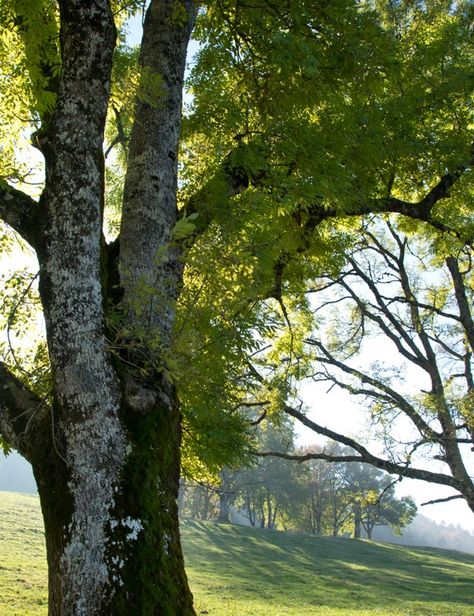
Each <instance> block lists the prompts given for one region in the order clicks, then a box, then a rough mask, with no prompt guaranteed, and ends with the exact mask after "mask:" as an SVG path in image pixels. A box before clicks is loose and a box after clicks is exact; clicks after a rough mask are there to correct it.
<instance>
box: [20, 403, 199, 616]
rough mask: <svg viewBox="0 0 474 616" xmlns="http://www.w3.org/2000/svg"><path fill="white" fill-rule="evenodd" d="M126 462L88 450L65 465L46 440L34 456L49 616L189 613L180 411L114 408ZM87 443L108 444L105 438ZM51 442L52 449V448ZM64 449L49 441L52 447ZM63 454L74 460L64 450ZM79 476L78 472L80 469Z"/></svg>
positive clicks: (188, 615)
mask: <svg viewBox="0 0 474 616" xmlns="http://www.w3.org/2000/svg"><path fill="white" fill-rule="evenodd" d="M119 415H120V417H121V423H122V427H123V432H124V434H125V437H124V443H123V445H124V447H125V450H126V451H127V456H126V459H125V461H124V463H123V465H122V468H121V470H120V472H119V473H117V469H116V468H115V459H114V457H113V456H107V457H106V458H104V459H102V460H99V459H97V458H96V456H95V452H94V443H93V442H91V443H90V446H89V449H84V450H83V452H82V453H83V454H84V456H85V457H84V458H80V457H79V456H77V455H76V454H74V457H75V460H74V464H71V463H70V462H69V463H68V464H66V463H65V462H64V461H63V460H62V459H61V458H60V457H59V455H58V452H57V451H56V450H55V446H50V447H47V448H45V447H44V446H43V445H44V444H45V441H47V440H48V438H49V439H50V436H49V434H47V433H46V430H47V426H46V427H45V435H44V439H43V444H42V446H41V447H38V448H37V449H36V450H35V453H34V454H33V455H32V456H31V461H32V463H33V468H34V471H35V476H36V479H37V483H38V490H39V493H40V498H41V505H42V509H43V515H44V521H45V530H46V546H47V556H48V567H49V614H50V616H96V615H99V614H100V615H101V616H103V615H111V616H112V615H113V616H121V615H122V614H123V615H129V614H130V613H131V612H130V610H132V611H133V613H136V614H147V615H148V614H149V615H150V616H151V615H153V614H156V615H158V614H159V615H160V616H164V615H168V616H191V615H192V614H194V613H195V612H194V610H193V608H192V596H191V594H190V591H189V588H188V584H187V580H186V576H185V573H184V564H183V556H182V552H181V546H180V539H179V526H178V515H177V514H178V512H177V502H176V499H177V495H178V487H179V445H180V436H181V435H180V417H179V411H178V408H177V405H176V404H174V405H173V408H172V409H171V410H170V408H169V407H168V406H166V407H161V408H157V409H156V412H155V413H153V414H148V415H143V416H141V417H140V416H138V417H137V415H136V413H135V412H134V411H131V410H130V409H129V408H126V407H124V408H121V409H120V413H119ZM97 432H98V433H97V434H95V435H94V434H91V435H90V437H91V438H94V436H95V438H97V439H99V440H102V441H104V440H106V439H107V438H108V435H107V426H104V434H102V435H100V430H98V431H97ZM50 445H52V443H50ZM58 446H61V447H63V446H64V445H63V444H61V445H60V444H59V443H57V444H56V447H58ZM61 455H64V456H65V459H71V454H70V453H69V452H68V451H67V449H66V448H65V449H63V452H62V453H61ZM81 467H82V469H83V470H84V473H81V472H80V469H81Z"/></svg>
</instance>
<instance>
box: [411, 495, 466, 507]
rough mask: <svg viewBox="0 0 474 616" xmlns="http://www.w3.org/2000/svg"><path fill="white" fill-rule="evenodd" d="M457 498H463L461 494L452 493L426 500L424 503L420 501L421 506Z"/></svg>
mask: <svg viewBox="0 0 474 616" xmlns="http://www.w3.org/2000/svg"><path fill="white" fill-rule="evenodd" d="M458 498H464V496H463V495H462V494H454V495H453V496H448V497H447V498H436V499H435V500H430V501H426V503H421V506H422V507H423V506H424V505H436V504H437V503H447V502H448V501H452V500H456V499H458Z"/></svg>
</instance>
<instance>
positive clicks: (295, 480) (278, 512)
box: [235, 421, 303, 530]
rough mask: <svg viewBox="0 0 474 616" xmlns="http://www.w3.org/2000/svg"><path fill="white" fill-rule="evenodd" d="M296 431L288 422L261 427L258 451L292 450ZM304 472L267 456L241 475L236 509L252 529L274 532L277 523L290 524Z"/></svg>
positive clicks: (284, 461)
mask: <svg viewBox="0 0 474 616" xmlns="http://www.w3.org/2000/svg"><path fill="white" fill-rule="evenodd" d="M293 439H294V434H293V428H292V426H291V425H290V424H289V422H288V421H285V422H283V423H282V424H280V425H278V426H274V425H272V424H271V423H270V422H267V423H266V424H264V425H262V426H261V428H260V430H259V434H258V439H257V447H258V448H259V449H268V448H271V449H274V448H277V449H283V450H292V449H293ZM302 471H303V469H301V468H299V467H298V466H297V465H294V464H291V463H289V462H287V461H286V460H279V459H273V458H271V457H267V458H264V459H259V460H258V462H257V463H256V464H254V466H253V467H250V468H247V469H242V470H241V471H240V472H239V475H238V484H237V485H236V486H235V489H236V491H238V496H237V500H236V504H237V506H240V507H241V510H242V512H243V513H244V515H246V516H247V517H248V519H249V521H250V523H251V525H252V526H256V525H258V526H260V528H267V529H270V530H273V529H275V528H276V525H277V520H278V519H279V520H281V521H282V522H283V523H284V524H288V523H289V522H290V521H291V519H292V518H293V517H294V515H295V508H296V507H297V506H298V505H297V503H298V501H299V500H300V499H301V494H302V490H301V474H302Z"/></svg>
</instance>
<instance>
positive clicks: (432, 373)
mask: <svg viewBox="0 0 474 616" xmlns="http://www.w3.org/2000/svg"><path fill="white" fill-rule="evenodd" d="M451 250H452V245H449V242H448V246H444V247H438V251H437V254H436V253H433V249H432V245H431V244H430V243H428V244H426V243H425V244H424V246H423V243H420V239H419V238H418V240H417V238H416V236H415V237H413V235H412V236H411V237H410V236H408V235H405V234H403V233H401V232H400V231H398V230H397V228H396V226H395V225H393V224H392V223H390V222H387V223H386V224H385V225H382V224H381V223H376V224H375V225H368V226H364V228H363V229H361V235H360V239H359V240H358V242H357V243H356V245H355V246H354V247H353V248H351V249H350V250H349V251H348V253H347V265H346V267H345V268H343V269H342V271H341V272H340V273H338V275H337V276H336V277H332V276H328V277H327V278H325V277H324V276H323V277H322V278H323V280H322V281H320V287H319V288H320V291H317V288H318V287H315V288H314V289H313V291H317V292H316V293H312V295H313V297H314V295H317V296H318V297H317V298H315V300H314V304H313V309H314V310H315V311H316V313H317V314H318V318H319V319H320V320H321V318H322V315H323V313H324V310H325V309H331V308H333V307H335V306H336V307H337V315H336V314H335V313H333V312H329V313H328V312H326V315H327V316H329V319H330V320H331V321H332V327H331V328H330V329H327V330H326V331H325V332H324V329H323V328H322V327H320V329H319V332H318V334H316V332H315V333H314V335H313V334H312V335H311V336H309V337H308V338H307V339H306V343H307V344H308V345H309V347H310V348H312V349H314V353H313V354H312V356H311V361H312V362H314V363H313V366H314V369H313V374H312V378H313V379H314V380H316V381H319V382H325V383H326V382H327V383H330V384H331V385H336V386H337V387H339V388H341V389H343V390H345V391H347V392H349V393H350V394H351V395H353V396H357V397H360V398H362V399H363V400H364V404H366V405H367V407H368V409H369V410H370V418H371V423H372V427H373V433H372V435H373V436H375V435H376V434H378V436H379V438H380V440H381V441H382V442H383V443H384V444H385V449H386V456H385V457H383V456H380V455H373V454H372V453H370V451H369V450H368V449H367V448H366V447H365V446H364V445H363V444H362V443H361V442H360V441H357V440H355V439H352V438H349V437H347V436H345V435H342V434H338V433H335V432H333V431H330V430H327V429H325V428H324V427H322V426H320V425H318V424H317V423H315V422H311V421H310V420H308V419H307V418H306V417H304V415H303V414H302V413H300V412H299V411H297V410H295V409H291V408H288V412H289V413H290V414H291V415H293V416H295V417H297V418H299V419H300V420H301V421H303V422H304V423H306V425H307V426H308V427H311V428H312V429H313V430H314V431H315V432H317V433H320V434H324V435H325V436H329V437H330V438H331V439H333V440H334V441H336V442H339V443H343V444H344V445H346V446H349V447H350V448H351V451H347V450H346V452H345V456H344V455H332V454H331V453H330V452H329V455H328V452H323V453H322V454H308V453H307V454H306V455H305V457H306V458H310V457H313V458H318V456H320V457H321V458H322V459H324V460H330V459H333V460H336V461H339V462H340V461H343V460H344V459H345V460H346V461H359V462H367V463H369V464H373V465H374V466H376V467H378V468H380V469H383V470H386V471H388V472H389V473H393V474H398V475H400V476H402V477H403V476H405V477H411V478H414V479H423V480H425V481H429V482H432V483H438V484H441V485H446V486H450V487H452V488H454V489H455V490H456V491H457V494H456V495H454V496H452V497H449V498H448V500H450V499H452V498H464V499H465V500H466V502H467V504H468V505H469V506H470V508H471V509H472V510H473V511H474V492H473V488H474V486H473V481H472V478H471V476H470V475H469V471H468V457H469V455H470V449H471V448H472V446H473V445H474V435H473V425H472V410H471V404H470V400H471V399H472V392H473V379H472V350H473V348H474V346H473V344H474V336H473V335H472V334H473V332H474V329H473V318H472V288H471V284H470V281H471V278H472V272H471V259H472V251H471V248H469V247H465V248H464V249H462V250H458V251H457V252H456V253H455V254H452V252H451ZM328 292H329V293H328ZM323 332H324V333H323ZM373 339H375V340H377V341H378V343H379V344H380V345H383V348H384V354H383V355H382V356H380V357H379V359H378V360H377V361H376V362H374V363H371V364H370V365H367V363H366V362H365V361H364V360H362V361H360V360H359V361H358V357H359V356H360V355H362V357H363V352H364V349H365V347H364V345H365V344H366V343H367V341H368V340H373ZM385 349H391V350H392V351H393V353H390V352H389V353H387V352H386V351H385ZM406 374H409V375H410V376H411V379H410V380H408V379H407V377H406V376H405V375H406ZM414 377H415V378H414ZM401 417H402V418H403V419H404V420H405V423H404V424H403V426H402V429H400V428H397V422H398V423H400V418H401ZM417 456H418V457H417ZM423 458H424V459H429V460H431V462H432V463H434V464H437V465H439V463H440V462H441V463H442V464H443V468H442V471H441V472H437V471H435V470H431V469H430V470H426V469H425V468H423V462H422V461H423Z"/></svg>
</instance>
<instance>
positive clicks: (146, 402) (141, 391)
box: [124, 376, 158, 415]
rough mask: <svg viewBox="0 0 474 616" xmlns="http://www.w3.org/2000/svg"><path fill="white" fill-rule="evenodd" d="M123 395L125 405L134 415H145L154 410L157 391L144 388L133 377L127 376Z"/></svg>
mask: <svg viewBox="0 0 474 616" xmlns="http://www.w3.org/2000/svg"><path fill="white" fill-rule="evenodd" d="M124 395H125V403H126V405H127V406H128V407H129V408H130V409H131V410H132V411H135V412H136V413H141V414H143V415H146V414H147V413H149V412H150V411H152V410H153V409H155V408H156V405H157V401H158V393H157V391H156V390H154V389H151V388H150V387H146V386H145V385H143V383H140V381H138V380H136V379H134V378H133V377H130V376H129V377H127V378H126V380H125V388H124Z"/></svg>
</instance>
